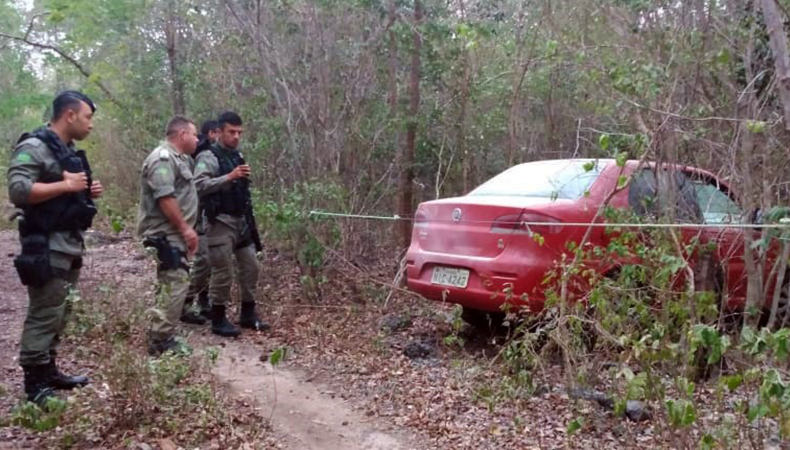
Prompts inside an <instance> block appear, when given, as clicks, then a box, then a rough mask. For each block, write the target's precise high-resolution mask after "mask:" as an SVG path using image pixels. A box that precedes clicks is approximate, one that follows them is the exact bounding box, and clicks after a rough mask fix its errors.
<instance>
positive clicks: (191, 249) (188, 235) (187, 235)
mask: <svg viewBox="0 0 790 450" xmlns="http://www.w3.org/2000/svg"><path fill="white" fill-rule="evenodd" d="M181 236H183V238H184V242H185V243H186V244H187V254H188V255H189V256H190V257H192V255H194V254H195V250H197V247H198V235H197V233H195V230H194V229H193V228H192V227H187V228H186V229H184V231H182V232H181Z"/></svg>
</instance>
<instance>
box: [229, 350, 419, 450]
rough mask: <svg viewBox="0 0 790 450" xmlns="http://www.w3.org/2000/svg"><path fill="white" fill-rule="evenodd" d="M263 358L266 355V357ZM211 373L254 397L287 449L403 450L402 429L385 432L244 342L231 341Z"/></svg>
mask: <svg viewBox="0 0 790 450" xmlns="http://www.w3.org/2000/svg"><path fill="white" fill-rule="evenodd" d="M263 359H264V360H265V355H264V358H263ZM214 373H215V374H216V376H217V377H218V378H219V379H220V380H222V381H224V382H226V383H228V385H229V386H230V388H231V390H232V391H233V392H235V393H236V394H237V395H240V396H243V397H245V398H248V399H250V400H251V401H254V402H255V403H256V404H257V405H258V406H259V407H260V408H262V411H261V412H262V413H263V414H264V415H269V414H270V413H271V415H272V426H273V428H274V430H275V432H276V433H277V434H278V435H279V436H278V437H279V438H281V439H282V440H283V443H284V444H285V445H286V446H287V447H288V448H293V449H300V450H406V449H409V448H415V447H412V446H411V445H410V444H407V443H406V442H407V439H406V438H405V436H404V433H403V432H402V431H397V430H392V429H390V430H387V431H385V430H384V428H383V427H382V426H381V424H379V423H376V422H373V421H371V420H370V419H367V418H365V417H363V416H362V415H360V414H359V413H358V412H357V411H356V410H355V408H354V405H352V404H350V403H349V402H347V401H345V400H343V399H342V398H341V397H340V396H338V395H336V394H335V393H334V392H332V391H329V390H328V389H327V388H325V387H324V386H321V385H320V384H315V383H312V382H309V381H307V380H308V379H309V377H308V376H306V375H305V374H302V373H298V372H297V371H296V370H294V369H291V368H288V367H287V366H282V365H279V366H277V367H276V368H272V366H271V365H269V363H264V362H262V361H261V354H260V351H258V350H256V348H254V347H253V346H251V345H248V344H240V345H235V344H229V345H228V346H227V347H225V348H224V349H223V350H222V353H221V356H220V358H219V360H218V362H217V365H216V367H215V370H214Z"/></svg>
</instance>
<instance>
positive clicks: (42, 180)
mask: <svg viewBox="0 0 790 450" xmlns="http://www.w3.org/2000/svg"><path fill="white" fill-rule="evenodd" d="M95 111H96V106H95V105H94V104H93V102H92V101H91V100H90V99H89V98H88V97H87V96H85V95H84V94H82V93H80V92H77V91H65V92H62V93H60V94H59V95H58V96H57V97H55V100H54V101H53V102H52V119H51V121H50V123H49V124H48V125H47V126H46V127H43V128H40V129H38V130H36V131H34V132H32V133H26V134H23V135H22V137H21V138H20V139H19V141H18V142H17V145H16V148H15V149H14V153H13V155H12V157H11V163H10V165H9V168H8V195H9V198H10V199H11V202H12V203H14V205H15V206H17V207H18V208H19V209H21V211H22V215H21V219H20V220H19V236H20V241H21V244H22V252H21V254H20V255H19V256H17V258H16V259H15V260H14V265H15V266H16V269H17V272H18V273H19V276H20V279H21V281H22V283H23V284H25V285H26V286H27V293H28V299H29V304H28V310H27V317H26V319H25V323H24V326H23V329H22V340H21V343H20V352H19V364H20V365H21V366H22V369H23V370H24V374H25V383H24V384H25V393H26V394H27V398H28V400H30V401H33V402H36V403H38V404H39V405H44V403H45V401H46V399H47V398H48V397H51V396H53V395H54V393H53V391H52V390H53V389H73V388H75V387H78V386H84V385H86V384H88V378H87V377H84V376H66V375H64V374H63V373H61V372H60V371H59V370H58V366H57V363H56V356H57V353H56V348H57V345H58V342H59V340H60V335H61V333H62V332H63V330H64V328H65V325H66V319H67V315H68V309H69V306H70V305H68V303H67V296H68V294H69V292H70V291H71V290H72V289H76V287H77V280H78V279H79V275H80V268H81V267H82V257H83V255H84V252H85V244H84V232H85V230H86V229H87V228H88V227H90V226H91V222H92V220H93V217H94V216H95V214H96V207H95V205H94V204H93V199H95V198H98V197H100V196H101V194H102V192H103V189H102V186H101V183H99V182H98V181H96V180H92V179H91V169H90V165H89V164H88V159H87V158H86V156H85V152H84V151H82V150H77V149H76V148H75V146H74V142H75V141H81V140H83V139H85V138H86V137H88V134H90V132H91V129H92V128H93V113H94V112H95Z"/></svg>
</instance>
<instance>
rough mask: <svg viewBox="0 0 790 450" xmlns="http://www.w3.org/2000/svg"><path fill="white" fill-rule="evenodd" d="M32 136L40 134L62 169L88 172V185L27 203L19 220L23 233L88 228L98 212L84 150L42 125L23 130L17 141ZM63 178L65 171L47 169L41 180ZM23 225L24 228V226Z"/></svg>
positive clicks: (51, 181)
mask: <svg viewBox="0 0 790 450" xmlns="http://www.w3.org/2000/svg"><path fill="white" fill-rule="evenodd" d="M29 138H37V139H39V140H41V142H43V143H44V144H45V145H46V146H47V148H48V149H49V151H50V152H52V156H54V157H55V159H56V160H57V161H58V164H59V165H60V167H61V169H62V170H64V171H66V172H70V173H80V172H85V174H86V175H87V176H88V189H86V190H84V191H82V192H74V193H68V194H63V195H59V196H57V197H55V198H52V199H50V200H47V201H45V202H42V203H38V204H36V205H27V206H25V207H23V208H22V211H23V212H24V223H23V224H20V231H24V234H31V233H51V232H53V231H77V230H87V229H88V228H90V226H91V224H92V223H93V217H94V216H95V215H96V205H94V203H93V200H92V199H91V194H90V185H91V173H92V172H91V167H90V165H89V164H88V158H87V157H86V156H85V151H83V150H77V151H74V150H72V149H71V148H69V147H67V146H66V145H65V144H64V143H63V142H61V140H60V138H59V137H58V135H57V134H55V133H54V132H53V131H52V130H50V129H48V128H39V129H38V130H36V131H34V132H32V133H25V134H23V135H22V136H21V137H20V138H19V140H18V141H17V144H19V143H21V142H22V141H24V140H26V139H29ZM58 181H63V175H61V174H53V173H45V174H44V175H43V176H42V177H41V179H39V180H38V182H41V183H55V182H58ZM22 228H24V230H23V229H22Z"/></svg>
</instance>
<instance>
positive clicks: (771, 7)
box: [760, 0, 790, 130]
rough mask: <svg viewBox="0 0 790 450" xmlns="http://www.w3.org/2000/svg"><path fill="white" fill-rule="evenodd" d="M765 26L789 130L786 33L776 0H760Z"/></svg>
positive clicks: (789, 61)
mask: <svg viewBox="0 0 790 450" xmlns="http://www.w3.org/2000/svg"><path fill="white" fill-rule="evenodd" d="M760 3H761V6H762V10H763V17H764V18H765V27H766V29H767V31H768V36H769V38H770V39H769V43H770V46H771V52H772V53H773V55H774V71H775V72H776V89H778V90H779V98H780V99H781V100H782V110H783V112H784V118H785V130H790V54H789V53H788V49H787V33H785V29H784V21H785V17H784V15H783V14H782V12H781V11H779V7H778V6H777V4H776V0H761V2H760Z"/></svg>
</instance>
